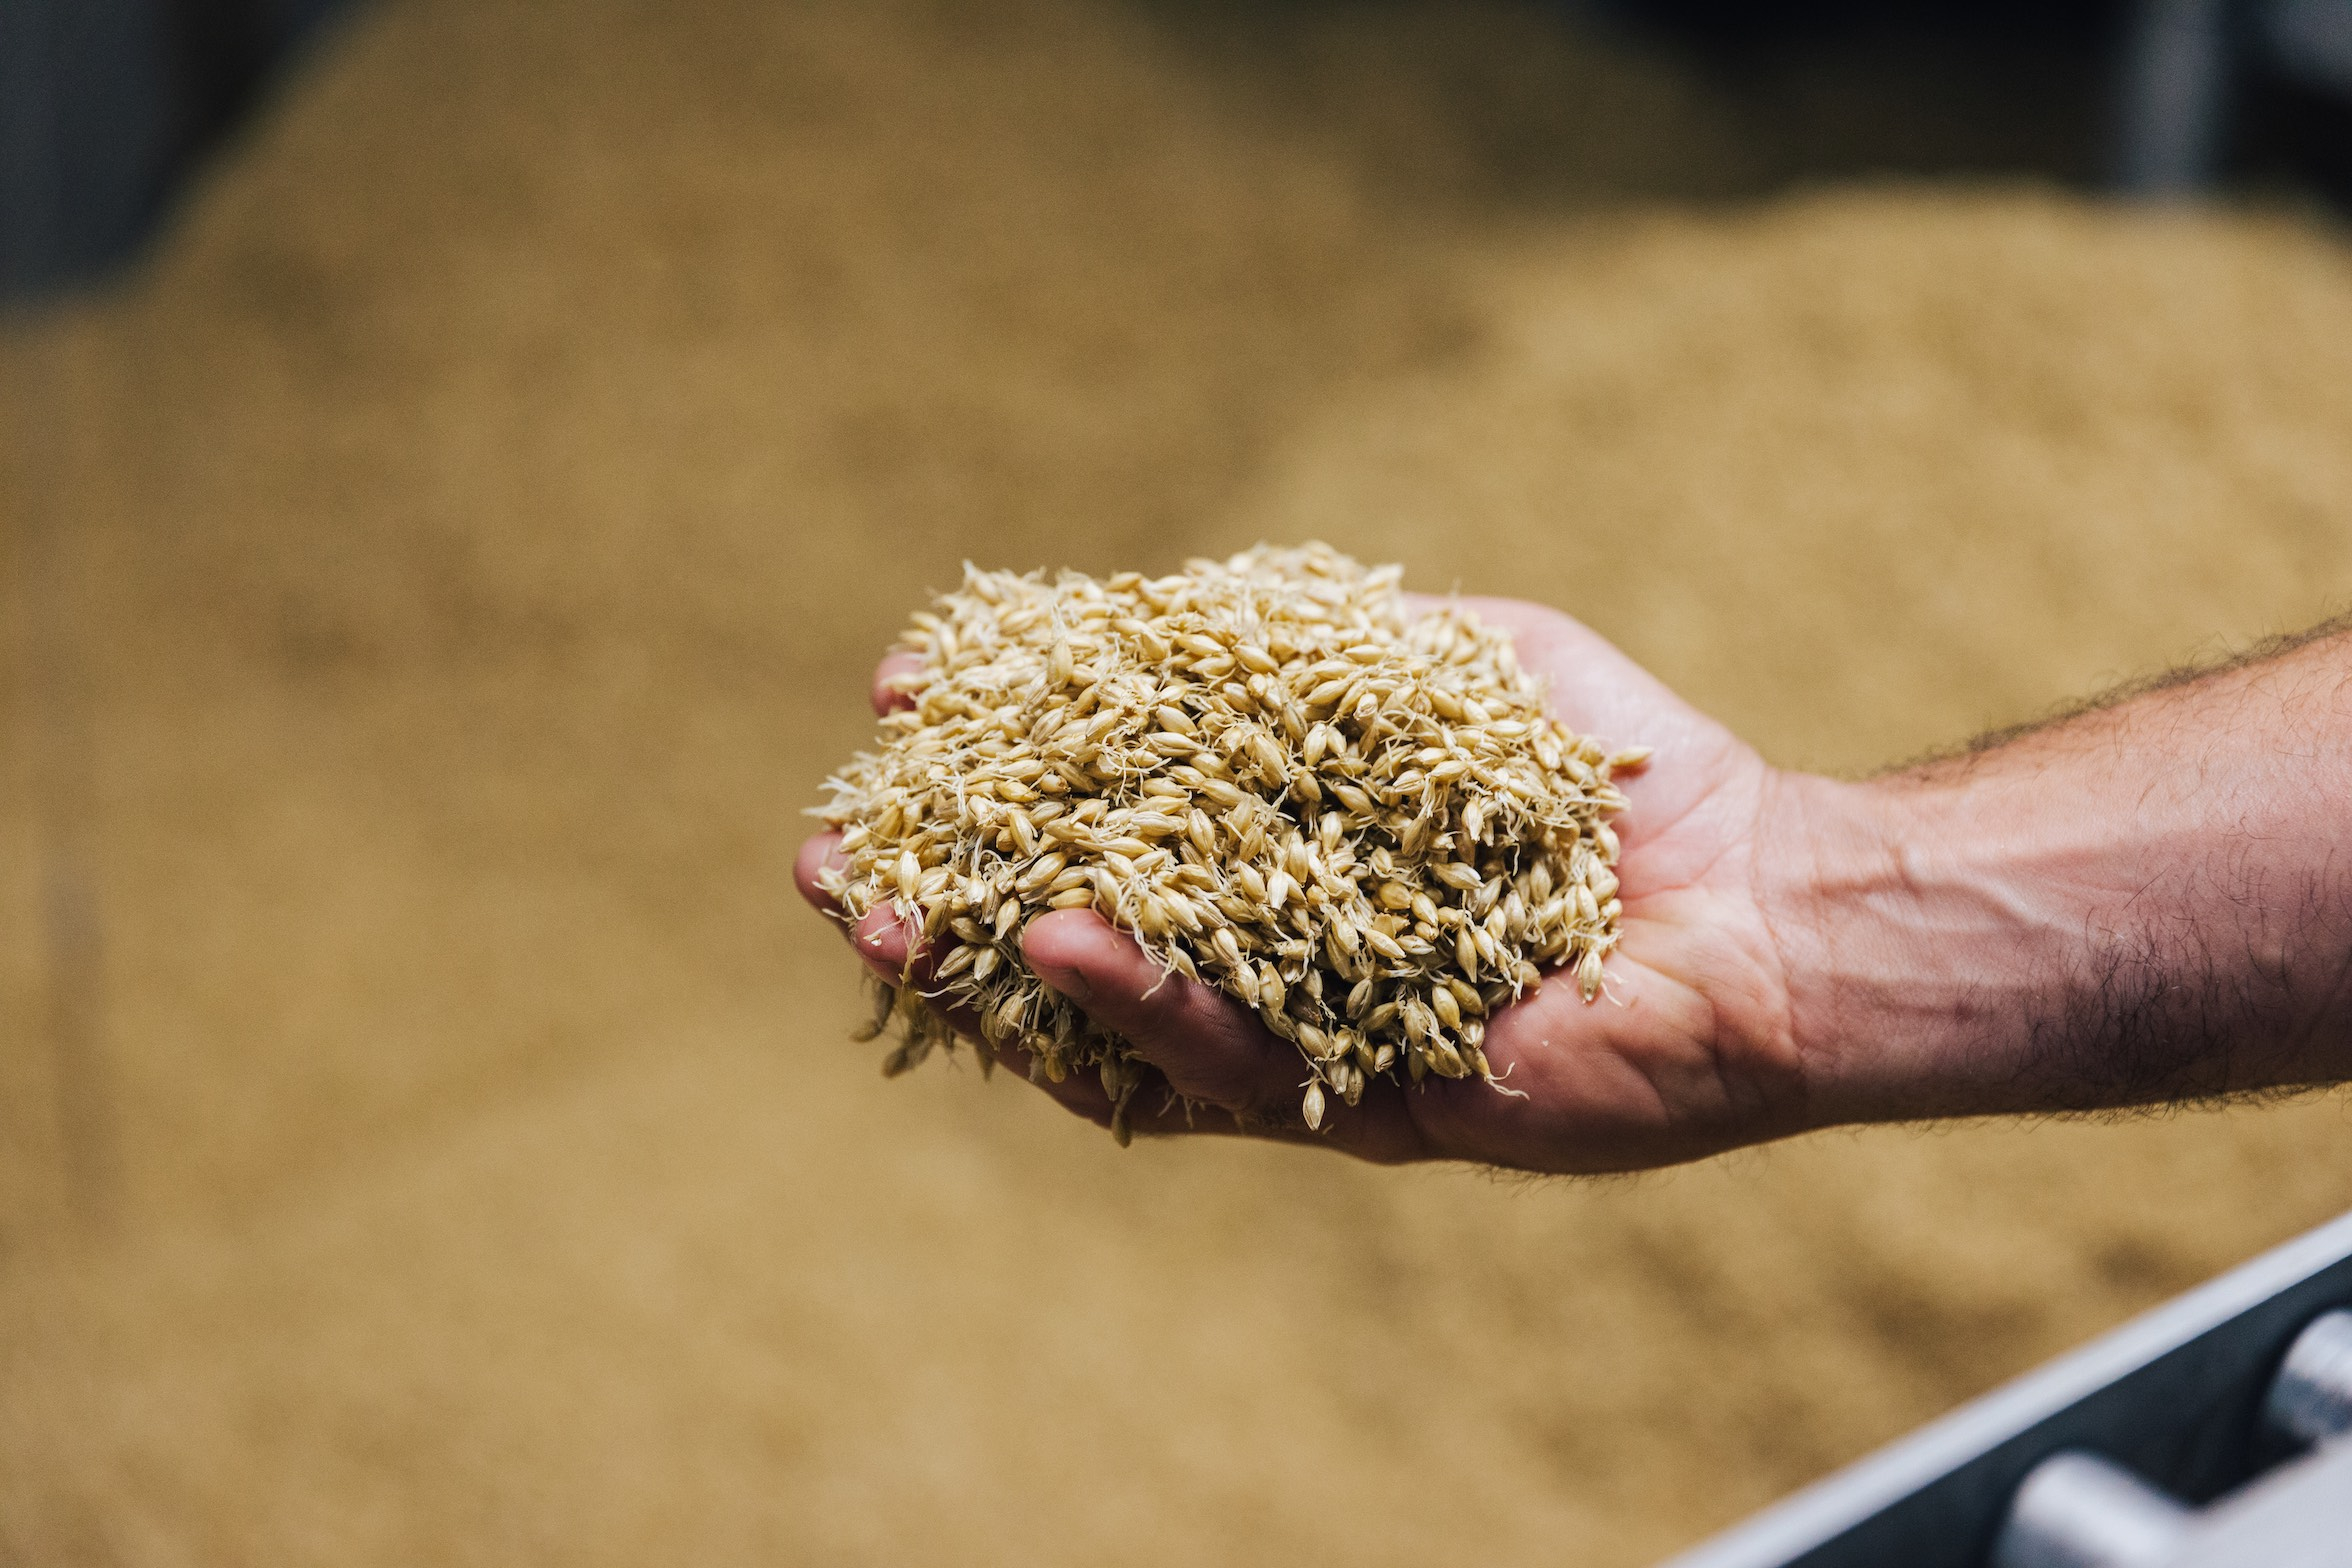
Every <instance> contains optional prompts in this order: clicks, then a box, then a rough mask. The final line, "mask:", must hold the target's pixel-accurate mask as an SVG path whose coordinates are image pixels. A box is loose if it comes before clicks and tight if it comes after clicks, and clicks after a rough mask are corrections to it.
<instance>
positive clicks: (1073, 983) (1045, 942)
mask: <svg viewBox="0 0 2352 1568" xmlns="http://www.w3.org/2000/svg"><path fill="white" fill-rule="evenodd" d="M1021 954H1022V957H1024V958H1025V959H1027V960H1028V963H1029V968H1030V970H1031V971H1032V972H1033V973H1035V974H1036V976H1037V978H1039V979H1040V980H1043V981H1044V982H1045V983H1046V984H1047V985H1049V986H1051V987H1053V989H1054V990H1056V991H1058V992H1060V993H1061V994H1062V995H1063V996H1066V997H1068V998H1069V999H1070V1000H1071V1001H1073V1002H1076V1003H1077V1004H1078V1005H1079V1006H1080V1007H1081V1008H1083V1009H1084V1010H1085V1012H1086V1016H1087V1017H1089V1018H1091V1019H1093V1020H1094V1021H1095V1023H1097V1024H1099V1025H1101V1026H1102V1027H1103V1028H1105V1029H1108V1030H1110V1031H1111V1032H1112V1033H1114V1034H1116V1035H1118V1036H1120V1037H1121V1038H1122V1039H1124V1040H1126V1042H1127V1043H1128V1044H1129V1045H1130V1046H1132V1047H1134V1049H1135V1054H1136V1055H1137V1056H1140V1057H1142V1058H1143V1059H1144V1060H1145V1061H1147V1062H1149V1063H1151V1064H1152V1065H1153V1066H1154V1067H1157V1068H1158V1069H1159V1070H1160V1072H1161V1073H1162V1074H1163V1075H1164V1076H1165V1077H1166V1078H1167V1080H1168V1084H1169V1086H1170V1087H1171V1088H1173V1089H1174V1090H1175V1091H1176V1092H1177V1093H1178V1094H1181V1095H1183V1096H1184V1097H1185V1098H1187V1099H1190V1100H1198V1101H1201V1102H1203V1103H1205V1104H1209V1105H1215V1106H1220V1107H1222V1108H1223V1109H1225V1110H1228V1111H1234V1112H1237V1113H1239V1112H1247V1111H1252V1110H1255V1109H1257V1108H1258V1107H1260V1106H1262V1105H1280V1106H1284V1107H1286V1108H1287V1107H1288V1106H1290V1105H1291V1104H1293V1103H1294V1102H1295V1101H1296V1100H1297V1099H1298V1094H1299V1085H1300V1083H1301V1082H1302V1081H1303V1080H1304V1078H1305V1076H1306V1068H1305V1064H1303V1063H1302V1062H1300V1061H1299V1060H1298V1058H1297V1054H1296V1052H1295V1050H1294V1049H1293V1048H1292V1047H1291V1046H1288V1045H1285V1044H1283V1042H1281V1041H1280V1040H1277V1039H1276V1038H1275V1037H1274V1036H1273V1034H1272V1033H1271V1032H1270V1031H1268V1030H1267V1029H1266V1028H1265V1026H1264V1025H1262V1024H1260V1023H1259V1022H1258V1019H1257V1015H1256V1014H1254V1013H1252V1012H1251V1011H1250V1010H1249V1009H1247V1008H1245V1007H1243V1006H1242V1005H1241V1004H1240V1003H1239V1002H1236V1001H1234V1000H1233V999H1232V998H1231V997H1229V996H1226V995H1225V994H1224V993H1222V992H1220V991H1216V990H1213V989H1211V988H1210V987H1208V986H1206V985H1203V984H1201V983H1200V982H1199V981H1197V980H1189V979H1186V978H1185V977H1184V976H1183V975H1180V974H1171V973H1168V972H1165V971H1163V970H1162V969H1161V968H1160V966H1159V965H1158V964H1156V963H1154V962H1152V960H1151V957H1150V955H1148V954H1147V953H1145V952H1144V950H1143V949H1142V948H1141V947H1138V946H1137V945H1136V942H1135V939H1134V938H1133V937H1131V936H1129V935H1128V934H1127V933H1126V932H1124V931H1121V930H1119V929H1118V928H1117V927H1116V926H1114V925H1112V924H1111V923H1110V922H1109V921H1107V920H1105V919H1104V918H1103V917H1102V916H1101V915H1099V914H1097V913H1095V912H1094V911H1093V910H1091V909H1060V910H1053V911H1050V912H1048V913H1046V914H1042V915H1039V916H1038V917H1037V918H1036V919H1034V920H1032V921H1030V922H1029V924H1028V926H1027V928H1026V929H1024V930H1023V931H1022V933H1021Z"/></svg>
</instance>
